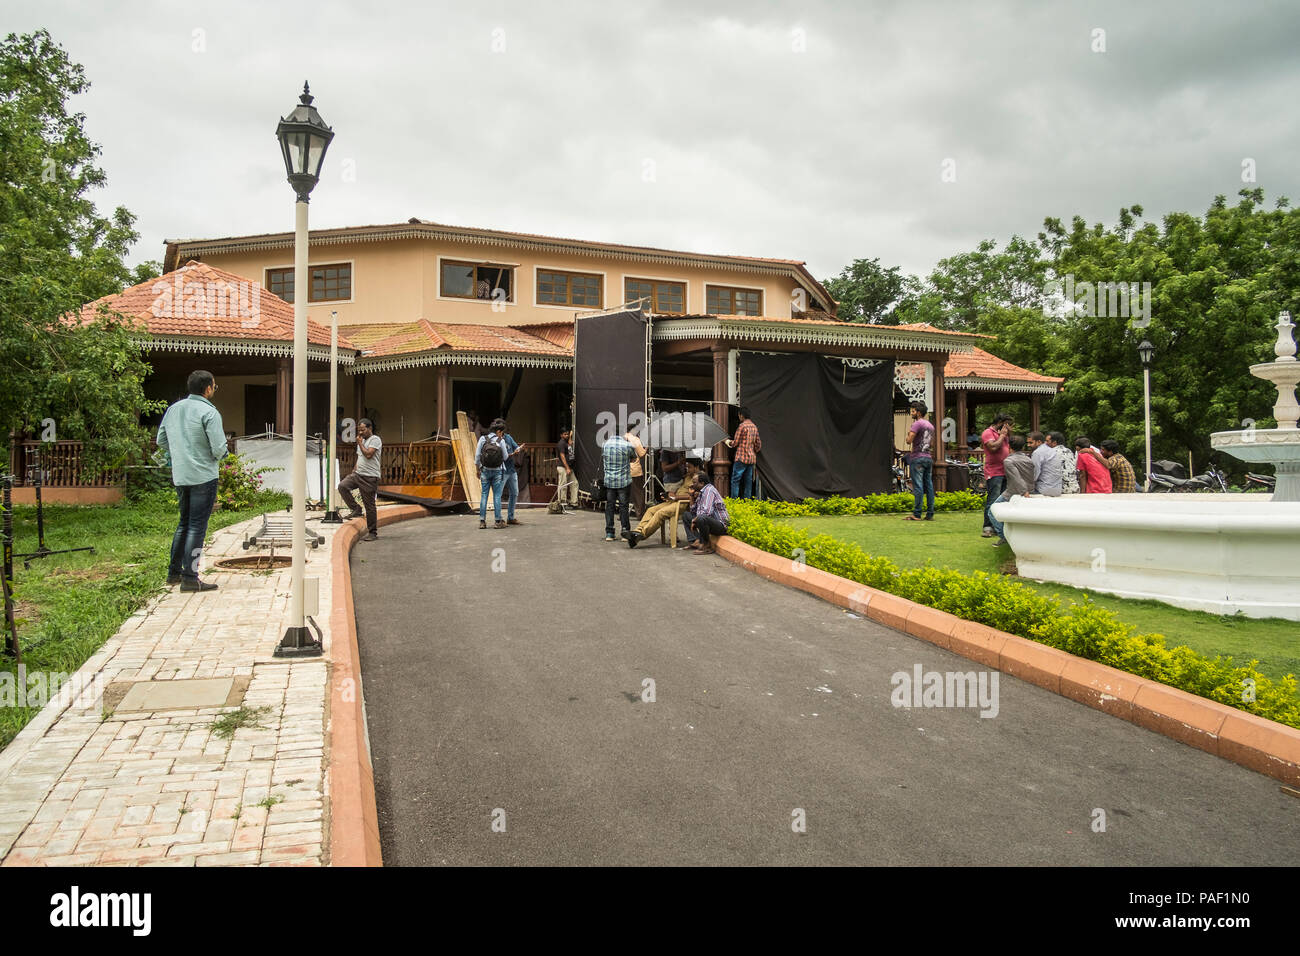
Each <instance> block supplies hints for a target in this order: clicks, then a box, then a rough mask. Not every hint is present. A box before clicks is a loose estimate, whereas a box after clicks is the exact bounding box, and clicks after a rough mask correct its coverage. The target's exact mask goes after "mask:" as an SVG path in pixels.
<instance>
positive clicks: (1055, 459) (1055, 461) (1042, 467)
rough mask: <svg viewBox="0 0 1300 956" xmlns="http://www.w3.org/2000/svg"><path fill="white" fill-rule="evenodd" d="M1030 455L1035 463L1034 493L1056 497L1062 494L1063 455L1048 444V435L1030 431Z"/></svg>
mask: <svg viewBox="0 0 1300 956" xmlns="http://www.w3.org/2000/svg"><path fill="white" fill-rule="evenodd" d="M1029 447H1030V449H1031V450H1032V454H1031V455H1030V456H1029V457H1030V458H1031V459H1032V460H1033V463H1034V494H1036V495H1045V496H1046V497H1048V498H1056V497H1058V496H1059V495H1060V494H1061V490H1062V486H1061V478H1062V474H1061V457H1060V455H1059V454H1057V451H1056V449H1055V448H1053V447H1052V446H1051V445H1049V444H1047V436H1046V435H1044V434H1043V433H1042V432H1030V433H1029Z"/></svg>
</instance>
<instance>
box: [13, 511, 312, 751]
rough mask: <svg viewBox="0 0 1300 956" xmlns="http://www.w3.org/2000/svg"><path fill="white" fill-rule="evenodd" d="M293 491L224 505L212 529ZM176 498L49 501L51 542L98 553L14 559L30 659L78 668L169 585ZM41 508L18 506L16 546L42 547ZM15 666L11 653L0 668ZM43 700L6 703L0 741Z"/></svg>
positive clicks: (44, 666)
mask: <svg viewBox="0 0 1300 956" xmlns="http://www.w3.org/2000/svg"><path fill="white" fill-rule="evenodd" d="M288 500H289V499H288V497H287V496H285V495H279V494H275V493H271V494H264V495H263V496H262V497H261V498H260V499H259V506H258V507H255V508H252V509H249V510H244V511H217V512H214V513H213V515H212V520H211V521H210V522H209V524H208V531H209V533H210V532H212V531H216V530H218V529H220V528H224V527H226V526H227V525H231V524H236V523H238V522H240V521H245V520H247V519H248V518H251V517H253V516H254V515H258V514H261V513H262V512H263V511H269V510H282V509H283V508H284V507H285V505H286V504H287V503H288ZM176 518H177V513H176V506H175V504H173V503H170V502H169V501H168V500H167V499H166V497H162V498H154V499H152V500H150V501H146V502H144V503H141V504H139V505H127V504H120V505H114V506H111V507H85V508H79V507H71V506H64V505H47V506H46V508H45V546H46V547H48V548H51V549H55V550H57V549H59V548H76V547H83V546H86V545H93V546H94V548H95V553H94V554H91V553H90V552H88V551H82V552H77V553H74V554H55V555H51V556H49V557H47V558H42V559H41V560H38V561H32V563H31V565H32V566H31V569H30V570H24V569H23V563H22V559H21V558H15V559H14V596H15V598H16V600H17V612H16V615H17V618H18V638H19V643H20V644H21V646H22V652H23V664H24V665H25V666H26V670H27V673H28V674H29V675H30V674H32V673H34V672H37V671H44V672H47V673H67V674H71V673H73V672H74V671H76V669H77V668H78V667H80V666H81V665H82V663H84V662H85V660H86V659H87V658H88V657H90V656H91V655H92V654H94V653H95V651H97V650H99V648H100V647H101V646H102V645H103V643H104V642H105V641H106V640H108V638H110V637H112V636H113V634H115V633H116V632H117V629H118V628H119V627H121V625H122V622H123V621H124V620H126V619H127V618H128V617H129V616H130V615H131V614H133V613H134V612H135V611H136V610H137V609H138V608H140V607H141V606H142V605H143V604H144V603H145V602H146V601H148V600H149V598H150V597H152V596H153V595H155V594H157V593H159V592H160V591H161V590H163V589H164V588H165V584H166V579H167V562H168V556H169V553H170V549H171V539H172V532H173V531H175V529H176ZM36 542H37V536H36V509H35V508H30V507H15V508H14V551H15V552H17V553H22V552H30V551H35V550H36ZM6 670H7V671H9V672H11V673H12V672H14V671H15V664H14V662H13V661H12V660H11V659H9V658H3V659H0V671H6ZM38 711H39V708H37V707H16V706H5V707H0V748H3V747H5V746H7V745H8V744H9V742H10V741H11V740H13V738H14V736H15V735H16V734H17V733H18V731H19V730H21V729H22V728H23V726H24V725H25V724H26V723H27V722H28V721H29V720H31V719H32V717H34V716H36V714H37V712H38Z"/></svg>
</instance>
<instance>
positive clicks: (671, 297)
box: [623, 279, 686, 315]
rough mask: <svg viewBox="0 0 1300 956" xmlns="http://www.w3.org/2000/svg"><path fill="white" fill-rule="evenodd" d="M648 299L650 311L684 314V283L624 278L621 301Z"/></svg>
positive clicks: (665, 313)
mask: <svg viewBox="0 0 1300 956" xmlns="http://www.w3.org/2000/svg"><path fill="white" fill-rule="evenodd" d="M637 299H649V300H650V311H651V312H659V313H661V314H664V315H685V314H686V283H685V282H661V281H659V280H656V279H624V280H623V301H624V302H635V301H636V300H637Z"/></svg>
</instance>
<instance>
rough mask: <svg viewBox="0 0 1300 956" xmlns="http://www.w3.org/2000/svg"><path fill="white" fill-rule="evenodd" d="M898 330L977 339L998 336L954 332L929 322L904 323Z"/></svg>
mask: <svg viewBox="0 0 1300 956" xmlns="http://www.w3.org/2000/svg"><path fill="white" fill-rule="evenodd" d="M894 328H896V329H911V330H912V331H914V332H937V333H939V334H940V335H969V336H971V337H973V338H977V339H996V338H997V336H996V335H984V334H982V333H980V332H953V331H950V330H948V329H941V328H939V327H938V326H934V325H931V324H930V323H929V322H904V323H903V324H902V325H896V326H894Z"/></svg>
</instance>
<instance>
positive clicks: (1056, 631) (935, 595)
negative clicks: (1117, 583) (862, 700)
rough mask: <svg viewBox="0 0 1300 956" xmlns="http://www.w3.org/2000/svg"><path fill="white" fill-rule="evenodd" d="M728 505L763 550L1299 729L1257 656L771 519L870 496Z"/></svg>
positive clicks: (1088, 604)
mask: <svg viewBox="0 0 1300 956" xmlns="http://www.w3.org/2000/svg"><path fill="white" fill-rule="evenodd" d="M952 494H953V495H954V496H965V497H966V498H970V499H974V500H975V501H978V502H979V504H980V508H983V502H984V499H983V498H982V497H980V496H978V495H971V494H969V493H968V492H953V493H952ZM874 497H877V498H884V499H897V498H900V497H902V496H899V495H878V496H874ZM907 497H908V498H909V502H908V506H907V509H904V510H910V508H911V503H910V496H907ZM854 502H863V504H861V505H856V504H854ZM959 504H960V503H959V502H953V507H950V508H947V509H945V510H975V509H973V508H967V507H959V506H958V505H959ZM823 508H832V509H839V508H843V509H844V510H822V509H823ZM727 510H728V512H729V513H730V515H731V526H730V528H729V529H728V533H729V534H731V535H732V536H733V537H735V538H737V539H739V540H741V541H744V542H745V543H746V544H749V545H752V546H753V547H756V548H759V549H761V550H763V551H767V552H769V553H771V554H780V555H793V554H794V553H795V549H797V548H801V549H802V550H803V555H804V560H805V561H806V563H807V564H808V565H810V566H812V567H815V568H820V569H821V570H823V571H829V572H830V573H831V574H837V575H839V576H840V577H844V578H848V579H849V580H851V581H856V582H858V583H859V584H865V585H867V586H868V587H872V588H876V589H878V590H881V591H887V592H888V593H890V594H895V595H897V596H898V597H901V598H905V599H907V600H909V601H915V602H916V603H918V604H924V605H926V606H927V607H932V608H936V609H938V610H940V611H946V612H947V613H949V614H953V615H956V616H957V617H960V618H964V619H965V620H968V621H976V622H978V623H980V624H987V625H988V626H989V627H995V628H997V629H998V630H1000V631H1006V632H1007V633H1009V634H1016V635H1018V636H1020V637H1025V638H1028V639H1029V640H1031V641H1037V642H1039V643H1040V644H1046V645H1048V646H1049V647H1055V648H1058V649H1059V650H1062V651H1065V652H1067V653H1069V654H1074V655H1076V656H1078V657H1085V658H1087V659H1088V660H1091V661H1097V662H1098V663H1099V664H1106V665H1108V666H1110V667H1114V668H1117V669H1119V670H1122V671H1127V672H1128V673H1130V674H1135V675H1137V676H1138V677H1145V678H1147V679H1149V680H1154V681H1159V682H1160V683H1162V684H1168V685H1169V686H1170V687H1177V688H1178V689H1180V690H1185V691H1187V692H1188V693H1192V694H1196V695H1197V696H1199V697H1204V698H1206V699H1208V700H1213V701H1218V702H1219V703H1221V704H1227V705H1228V706H1229V707H1235V708H1237V709H1238V710H1244V711H1247V712H1249V713H1252V714H1257V715H1258V716H1260V717H1266V718H1268V719H1269V720H1275V721H1277V722H1278V723H1281V724H1286V725H1288V726H1290V727H1296V728H1300V692H1298V689H1297V682H1296V678H1295V675H1293V674H1288V675H1287V676H1286V677H1284V678H1283V679H1282V680H1280V681H1273V680H1271V679H1269V678H1268V677H1265V676H1264V675H1263V674H1261V673H1260V672H1259V671H1258V670H1257V669H1256V667H1255V665H1256V664H1257V663H1258V661H1254V660H1252V661H1251V662H1250V663H1249V664H1246V665H1238V664H1236V663H1235V662H1234V661H1233V659H1232V658H1231V657H1214V658H1210V657H1206V656H1205V655H1203V654H1200V653H1198V652H1196V651H1194V650H1192V649H1191V648H1190V647H1186V646H1184V645H1179V646H1177V647H1172V648H1171V647H1166V646H1165V637H1164V635H1163V634H1139V633H1137V629H1136V628H1135V627H1133V625H1131V624H1124V623H1123V622H1121V621H1120V620H1119V619H1118V618H1117V617H1116V616H1115V615H1114V614H1113V613H1112V612H1111V611H1108V610H1106V609H1105V608H1101V607H1098V606H1097V605H1096V604H1094V603H1093V602H1092V601H1085V602H1084V603H1082V604H1074V603H1069V604H1062V602H1061V601H1060V600H1059V599H1058V598H1056V597H1050V596H1047V595H1042V594H1039V593H1038V592H1037V591H1034V590H1033V589H1032V588H1028V587H1025V585H1023V584H1021V583H1020V582H1018V581H1015V580H1013V579H1011V578H1008V577H1006V576H1005V575H1001V574H988V573H985V572H983V571H976V572H974V573H973V574H965V573H963V572H961V571H952V570H949V569H947V568H936V567H931V566H928V565H927V566H926V567H923V568H908V569H903V568H900V567H898V565H896V564H894V562H893V561H891V560H889V559H888V558H881V557H872V556H871V555H868V554H867V553H866V552H864V551H863V550H862V549H861V548H859V547H858V546H857V545H855V544H848V543H846V542H843V541H840V540H838V539H836V538H833V537H831V536H830V535H826V534H818V535H812V534H809V533H808V532H807V531H804V530H801V529H798V528H792V527H789V526H787V525H781V524H777V523H776V522H774V521H773V520H772V518H773V517H787V516H801V515H819V514H876V513H881V512H885V511H887V510H889V508H888V507H886V506H885V505H884V504H883V503H881V504H877V503H873V502H872V501H871V499H870V498H859V499H842V498H840V499H836V498H830V499H826V500H825V501H816V500H813V499H809V500H807V501H804V502H801V503H785V502H753V501H739V500H735V499H729V500H728V501H727ZM1251 681H1253V682H1254V683H1253V687H1254V698H1255V699H1254V700H1253V701H1246V700H1243V699H1242V698H1243V697H1244V696H1245V697H1248V696H1250V695H1249V694H1248V693H1247V692H1246V691H1247V688H1249V687H1251V686H1252V684H1250V683H1249V682H1251Z"/></svg>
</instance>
